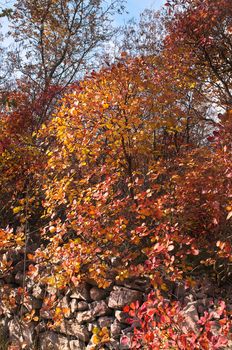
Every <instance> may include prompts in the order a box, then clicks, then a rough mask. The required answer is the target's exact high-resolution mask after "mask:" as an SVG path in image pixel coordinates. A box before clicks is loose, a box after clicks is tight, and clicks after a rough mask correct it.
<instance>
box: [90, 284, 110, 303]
mask: <svg viewBox="0 0 232 350" xmlns="http://www.w3.org/2000/svg"><path fill="white" fill-rule="evenodd" d="M106 295H107V292H106V290H105V289H102V288H97V287H92V288H91V289H90V298H91V299H92V300H94V301H99V300H102V299H104V298H105V297H106Z"/></svg>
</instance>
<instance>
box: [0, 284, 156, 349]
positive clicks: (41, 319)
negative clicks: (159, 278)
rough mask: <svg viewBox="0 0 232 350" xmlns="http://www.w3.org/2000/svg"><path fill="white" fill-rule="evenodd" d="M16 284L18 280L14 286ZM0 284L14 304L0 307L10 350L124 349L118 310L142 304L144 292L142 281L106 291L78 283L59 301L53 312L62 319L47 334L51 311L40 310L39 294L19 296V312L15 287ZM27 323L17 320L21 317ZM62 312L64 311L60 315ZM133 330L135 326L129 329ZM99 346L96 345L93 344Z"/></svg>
mask: <svg viewBox="0 0 232 350" xmlns="http://www.w3.org/2000/svg"><path fill="white" fill-rule="evenodd" d="M19 283H20V281H19ZM12 286H13V285H10V284H9V285H8V287H9V289H8V294H6V293H7V287H6V285H5V284H4V286H3V284H2V290H1V292H2V296H3V293H5V295H7V299H8V301H9V302H10V299H11V298H12V300H16V303H15V305H14V306H13V307H11V306H10V305H9V307H8V306H7V303H6V302H4V297H3V298H2V301H1V302H0V313H1V323H2V325H3V326H4V328H5V332H8V339H9V344H11V347H12V346H13V347H12V349H14V350H16V349H17V348H18V349H41V350H66V349H67V350H78V349H79V350H82V349H87V350H90V349H98V348H101V349H112V350H117V349H129V348H130V346H129V345H127V346H125V345H123V344H122V339H125V337H128V339H130V337H131V334H132V332H133V328H132V327H131V326H130V325H129V324H128V322H127V318H128V315H127V314H125V313H124V312H123V311H122V310H123V308H124V306H125V305H128V304H130V303H132V302H133V301H136V300H139V301H143V300H145V297H146V295H147V293H148V292H149V290H150V287H149V281H148V280H147V279H137V280H136V281H125V282H119V283H113V282H112V284H111V286H110V287H109V288H108V289H100V288H98V287H97V286H96V285H93V284H92V283H83V284H82V285H81V286H79V287H78V288H76V289H73V290H69V291H68V292H66V294H65V295H60V296H59V301H58V303H57V304H56V309H58V310H62V311H61V318H63V320H62V321H61V323H60V324H59V326H57V327H55V328H54V329H51V328H49V327H48V325H49V324H51V323H52V320H53V316H54V309H50V308H49V307H48V305H46V297H45V295H44V290H43V288H41V287H40V286H38V285H37V286H33V287H32V288H31V293H30V295H28V296H26V297H25V300H24V303H23V307H20V306H19V304H20V303H21V301H20V297H19V295H18V288H15V289H14V288H12ZM32 310H35V312H34V314H33V315H31V319H30V317H28V321H27V322H26V321H23V322H22V321H19V320H20V319H21V317H20V316H22V315H23V316H24V318H25V316H27V315H29V314H30V313H31V311H32ZM63 310H64V311H63ZM135 325H136V324H135ZM98 341H100V344H99V345H98V346H96V342H98Z"/></svg>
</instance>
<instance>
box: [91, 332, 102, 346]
mask: <svg viewBox="0 0 232 350" xmlns="http://www.w3.org/2000/svg"><path fill="white" fill-rule="evenodd" d="M91 340H92V342H93V344H95V345H97V344H99V343H100V340H99V338H98V336H97V335H96V334H94V335H93V336H92V339H91Z"/></svg>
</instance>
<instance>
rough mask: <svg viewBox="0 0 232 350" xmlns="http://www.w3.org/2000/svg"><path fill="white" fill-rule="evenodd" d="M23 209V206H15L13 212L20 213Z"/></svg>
mask: <svg viewBox="0 0 232 350" xmlns="http://www.w3.org/2000/svg"><path fill="white" fill-rule="evenodd" d="M22 210H23V207H15V208H13V213H14V214H17V213H19V212H20V211H22Z"/></svg>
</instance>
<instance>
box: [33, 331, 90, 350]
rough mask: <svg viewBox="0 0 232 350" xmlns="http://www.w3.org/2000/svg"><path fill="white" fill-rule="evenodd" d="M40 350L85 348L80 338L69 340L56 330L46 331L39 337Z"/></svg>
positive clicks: (76, 349) (79, 349)
mask: <svg viewBox="0 0 232 350" xmlns="http://www.w3.org/2000/svg"><path fill="white" fill-rule="evenodd" d="M39 344H40V350H84V349H85V344H84V343H82V342H81V341H80V340H69V339H67V338H66V337H65V336H62V335H60V334H58V333H55V332H44V333H41V334H40V337H39Z"/></svg>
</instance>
